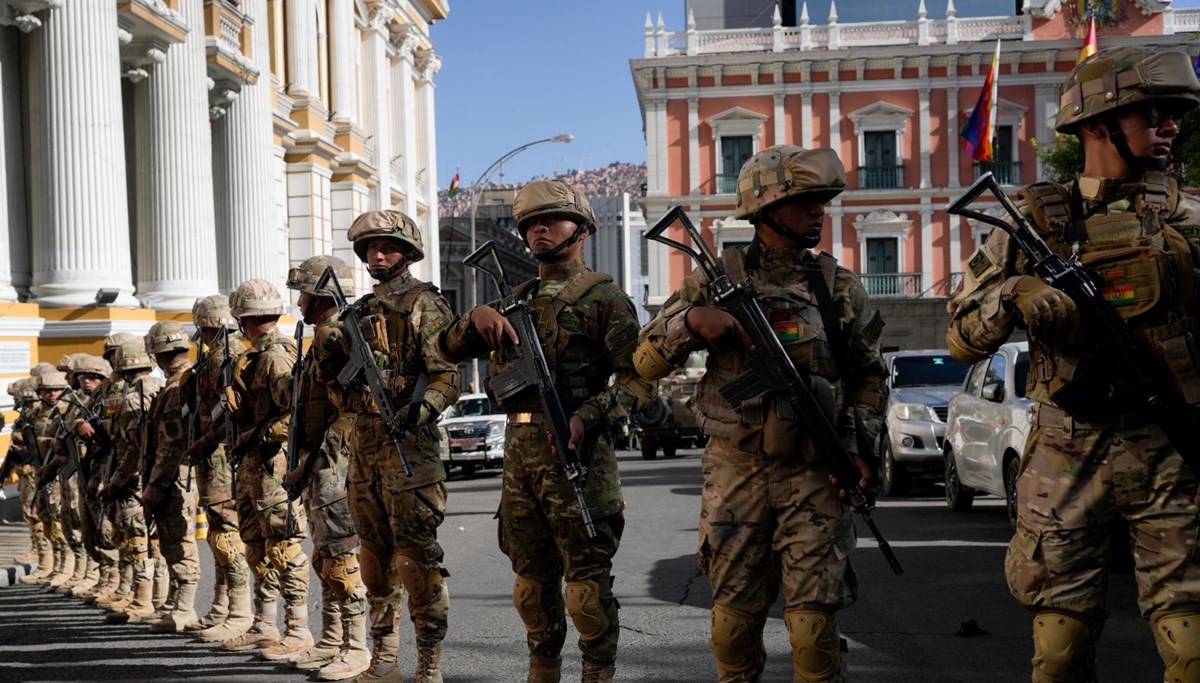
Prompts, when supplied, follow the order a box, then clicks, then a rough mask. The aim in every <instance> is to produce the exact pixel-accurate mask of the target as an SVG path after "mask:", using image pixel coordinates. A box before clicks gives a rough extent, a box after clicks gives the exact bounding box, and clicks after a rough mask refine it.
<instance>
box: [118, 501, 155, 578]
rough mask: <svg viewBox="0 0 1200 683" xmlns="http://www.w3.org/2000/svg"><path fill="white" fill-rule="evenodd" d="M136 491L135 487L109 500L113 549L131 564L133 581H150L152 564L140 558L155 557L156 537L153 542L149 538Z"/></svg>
mask: <svg viewBox="0 0 1200 683" xmlns="http://www.w3.org/2000/svg"><path fill="white" fill-rule="evenodd" d="M140 494H141V490H140V489H135V490H134V491H133V492H132V493H129V494H126V495H123V496H121V497H119V498H117V499H116V500H115V501H114V502H113V508H114V511H115V517H116V540H117V550H118V552H119V553H120V555H121V558H122V559H123V560H125V561H126V562H130V563H132V564H133V580H134V581H152V580H153V579H154V565H153V564H151V563H147V562H143V560H145V559H146V558H147V557H155V558H157V556H158V555H159V552H158V539H157V534H156V535H155V538H154V540H153V542H152V541H151V538H150V531H149V526H148V525H147V522H146V511H145V509H144V508H142V501H141V499H140Z"/></svg>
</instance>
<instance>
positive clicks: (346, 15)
mask: <svg viewBox="0 0 1200 683" xmlns="http://www.w3.org/2000/svg"><path fill="white" fill-rule="evenodd" d="M329 46H330V49H329V52H330V55H329V62H330V64H331V65H332V68H331V71H332V72H333V82H332V83H330V90H329V92H330V97H329V99H330V105H329V110H330V111H331V112H333V120H334V122H335V123H353V122H357V121H358V79H357V77H356V76H355V74H354V65H355V64H356V63H357V62H358V38H357V36H356V35H355V33H354V0H331V2H330V3H329Z"/></svg>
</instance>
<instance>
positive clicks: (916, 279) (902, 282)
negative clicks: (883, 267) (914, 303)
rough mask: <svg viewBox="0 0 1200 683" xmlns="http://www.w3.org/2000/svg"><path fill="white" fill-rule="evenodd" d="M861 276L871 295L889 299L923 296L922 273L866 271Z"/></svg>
mask: <svg viewBox="0 0 1200 683" xmlns="http://www.w3.org/2000/svg"><path fill="white" fill-rule="evenodd" d="M859 277H860V278H861V279H862V283H863V285H864V286H866V288H867V294H869V295H871V296H875V297H881V298H888V299H916V298H918V297H920V296H921V274H920V273H864V274H862V275H859Z"/></svg>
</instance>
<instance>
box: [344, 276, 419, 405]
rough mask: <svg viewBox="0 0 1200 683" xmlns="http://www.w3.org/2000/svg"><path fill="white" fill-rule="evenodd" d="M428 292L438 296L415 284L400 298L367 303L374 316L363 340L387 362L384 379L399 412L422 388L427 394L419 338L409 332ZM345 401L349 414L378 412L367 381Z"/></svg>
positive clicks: (368, 319)
mask: <svg viewBox="0 0 1200 683" xmlns="http://www.w3.org/2000/svg"><path fill="white" fill-rule="evenodd" d="M427 292H428V293H431V294H436V293H437V292H438V288H437V287H435V286H434V285H432V284H430V283H428V282H420V281H414V282H413V284H412V286H411V287H410V288H409V289H407V290H405V291H404V293H403V294H401V295H400V296H399V297H391V296H382V297H380V296H372V297H370V298H368V299H367V300H366V304H367V306H368V307H369V310H370V311H371V314H370V315H367V316H364V317H363V318H362V321H361V322H362V327H361V329H362V333H363V338H364V339H366V341H367V343H368V344H370V346H371V350H372V351H374V352H375V354H376V355H377V356H379V355H382V356H384V357H386V359H387V361H386V363H387V364H386V367H385V369H384V371H383V379H384V382H385V383H386V384H387V385H388V386H389V387H391V394H392V397H393V404H394V405H395V406H396V407H397V408H401V407H403V406H405V405H406V404H408V403H410V402H411V401H412V397H413V393H414V392H415V391H417V390H418V388H421V389H422V390H423V385H424V384H425V382H424V381H423V380H425V379H426V378H427V376H428V373H427V372H426V370H425V359H424V357H423V356H422V355H421V349H420V347H419V344H418V341H419V340H418V338H417V335H415V334H410V330H409V328H410V327H411V325H410V324H409V320H410V319H411V318H412V314H413V309H414V308H416V305H417V301H418V300H419V299H420V298H421V295H423V294H425V293H427ZM345 401H346V405H345V407H344V410H345V411H346V412H350V413H362V412H378V409H377V408H375V402H374V400H373V399H372V398H371V392H370V389H369V388H368V387H367V384H366V381H365V380H362V381H361V385H360V386H359V388H358V390H356V391H349V392H347V395H346V397H345Z"/></svg>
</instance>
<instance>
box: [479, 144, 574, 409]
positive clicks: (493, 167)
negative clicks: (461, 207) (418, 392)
mask: <svg viewBox="0 0 1200 683" xmlns="http://www.w3.org/2000/svg"><path fill="white" fill-rule="evenodd" d="M574 139H575V136H574V135H571V134H570V133H559V134H558V135H555V136H554V137H552V138H543V139H541V140H534V141H533V142H527V143H525V144H523V145H521V146H520V147H516V148H514V149H511V150H509V151H507V152H505V153H504V154H503V155H501V157H500V158H499V159H496V160H495V161H493V162H492V165H491V166H488V167H487V170H486V171H484V172H483V173H481V174H480V175H479V177H478V178H476V179H475V182H474V183H472V184H471V194H472V196H471V250H470V251H469V252H468V253H471V254H474V253H475V214H476V212H477V211H479V197H480V196H482V194H483V193H482V192H480V189H479V188H480V186H482V185H483V184H484V183H485V182H487V179H488V178H490V177H491V175H492V172H493V171H495V170H496V169H497V168H499V167H500V166H502V165H503V164H504V162H506V161H508V160H509V159H511V158H513V157H515V156H517V155H518V154H520V153H521V152H524V151H525V150H527V149H529V148H530V147H533V146H534V145H540V144H542V143H543V142H570V141H572V140H574ZM468 270H469V271H471V272H470V275H469V277H470V281H471V309H472V310H474V308H475V307H476V306H478V305H479V292H478V287H476V284H475V269H474V268H468ZM471 386H472V388H473V389H474V390H475V391H483V385H482V384H480V383H479V359H478V358H472V359H471Z"/></svg>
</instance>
